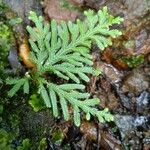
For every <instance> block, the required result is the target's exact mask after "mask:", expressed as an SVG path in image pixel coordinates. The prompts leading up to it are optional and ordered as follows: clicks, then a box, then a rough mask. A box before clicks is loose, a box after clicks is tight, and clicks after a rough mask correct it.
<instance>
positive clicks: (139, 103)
mask: <svg viewBox="0 0 150 150" xmlns="http://www.w3.org/2000/svg"><path fill="white" fill-rule="evenodd" d="M149 104H150V94H149V93H148V92H146V91H144V92H142V93H141V94H140V96H139V97H137V100H136V111H137V113H140V114H147V113H148V112H149V111H150V106H149Z"/></svg>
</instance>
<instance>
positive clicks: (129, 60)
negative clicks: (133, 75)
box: [121, 55, 144, 68]
mask: <svg viewBox="0 0 150 150" xmlns="http://www.w3.org/2000/svg"><path fill="white" fill-rule="evenodd" d="M121 59H122V60H123V61H124V62H125V63H126V64H128V66H129V67H130V68H135V67H137V66H139V65H140V64H141V63H143V62H144V56H143V55H138V56H130V57H129V56H126V57H122V58H121Z"/></svg>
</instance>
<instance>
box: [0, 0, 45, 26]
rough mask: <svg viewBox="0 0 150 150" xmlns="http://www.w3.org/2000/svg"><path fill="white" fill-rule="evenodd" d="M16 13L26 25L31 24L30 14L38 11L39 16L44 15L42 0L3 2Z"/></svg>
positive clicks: (8, 0) (5, 0) (11, 0)
mask: <svg viewBox="0 0 150 150" xmlns="http://www.w3.org/2000/svg"><path fill="white" fill-rule="evenodd" d="M3 1H4V3H5V4H6V5H7V6H9V7H10V8H11V9H12V10H13V11H14V12H16V13H17V15H18V16H19V17H21V18H22V19H23V20H24V22H25V23H26V24H29V20H28V16H29V12H30V11H31V10H32V11H36V13H37V14H38V15H41V14H42V6H41V5H40V0H3Z"/></svg>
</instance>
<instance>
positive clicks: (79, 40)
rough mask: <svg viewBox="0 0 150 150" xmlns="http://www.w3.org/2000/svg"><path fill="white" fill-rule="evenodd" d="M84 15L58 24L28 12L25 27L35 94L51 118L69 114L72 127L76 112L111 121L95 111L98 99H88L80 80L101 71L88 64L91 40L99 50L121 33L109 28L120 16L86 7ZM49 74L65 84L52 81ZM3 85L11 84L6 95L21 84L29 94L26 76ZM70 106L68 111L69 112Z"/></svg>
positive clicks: (77, 121) (105, 112) (104, 112)
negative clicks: (33, 67) (51, 115)
mask: <svg viewBox="0 0 150 150" xmlns="http://www.w3.org/2000/svg"><path fill="white" fill-rule="evenodd" d="M84 14H85V16H86V18H85V20H84V21H81V20H79V19H78V20H77V21H76V22H75V23H72V22H70V21H69V22H64V21H62V22H61V23H60V24H59V25H58V24H57V22H56V21H55V20H52V21H51V22H50V23H48V22H46V21H44V19H43V17H41V16H37V15H36V13H35V12H32V11H31V12H30V16H29V19H30V20H31V21H32V22H33V23H34V25H35V26H34V27H31V26H27V31H28V32H29V34H30V39H29V43H30V45H31V52H30V60H32V61H33V63H34V64H35V65H36V71H31V72H30V73H31V76H32V80H34V81H35V83H36V84H37V86H38V88H39V90H38V93H39V94H40V95H41V97H42V99H43V101H44V103H45V105H46V107H47V108H50V109H52V111H53V115H54V117H58V116H59V115H60V111H61V113H62V114H63V116H64V119H65V120H69V119H70V118H72V117H73V120H74V123H75V124H76V126H79V125H80V122H81V116H80V112H84V114H85V117H86V119H87V120H90V118H91V117H92V116H94V117H97V118H98V120H99V121H101V122H103V121H112V120H113V116H112V115H111V114H110V112H109V111H108V109H104V110H99V109H98V108H96V107H95V106H97V105H98V104H99V99H97V98H94V99H90V94H89V93H86V92H85V86H84V85H82V84H81V83H82V82H81V81H85V82H89V80H90V79H89V76H88V75H89V74H92V75H95V76H98V75H99V74H100V73H101V71H100V70H99V69H94V68H93V67H92V65H93V61H92V55H91V54H90V48H91V45H92V43H96V44H97V46H98V47H99V49H100V50H104V49H105V48H106V47H108V46H110V45H112V41H111V39H112V38H115V37H117V36H119V35H121V32H120V31H118V30H116V29H112V25H114V24H120V23H121V22H122V21H123V19H122V18H120V17H113V16H111V15H109V13H108V9H107V7H104V8H103V9H102V10H99V11H98V12H97V13H95V12H94V11H92V10H88V11H85V12H84ZM51 74H53V75H56V76H57V77H59V78H62V79H64V80H67V81H68V83H66V84H61V85H57V84H56V83H57V81H56V83H52V81H51ZM49 76H50V77H49ZM62 81H63V80H62ZM70 81H71V83H69V82H70ZM7 84H9V85H13V88H12V89H11V90H10V91H9V93H8V94H9V95H10V96H13V95H14V94H15V93H16V92H17V91H19V89H20V88H21V87H22V88H23V91H24V93H29V78H28V77H27V76H25V77H24V78H22V79H11V80H7ZM60 107H61V108H60ZM70 108H72V110H73V111H72V114H70V113H69V110H70ZM71 116H72V117H71Z"/></svg>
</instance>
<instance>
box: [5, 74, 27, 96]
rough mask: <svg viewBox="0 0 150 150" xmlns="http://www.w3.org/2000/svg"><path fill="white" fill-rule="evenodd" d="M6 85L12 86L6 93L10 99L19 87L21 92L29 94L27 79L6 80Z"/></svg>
mask: <svg viewBox="0 0 150 150" xmlns="http://www.w3.org/2000/svg"><path fill="white" fill-rule="evenodd" d="M6 84H8V85H13V88H12V89H11V90H10V91H9V92H8V95H9V96H10V97H13V96H14V95H15V94H16V93H17V92H18V91H19V90H20V88H21V87H23V92H24V93H26V94H29V80H28V78H26V77H25V78H22V79H12V78H8V79H7V80H6Z"/></svg>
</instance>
